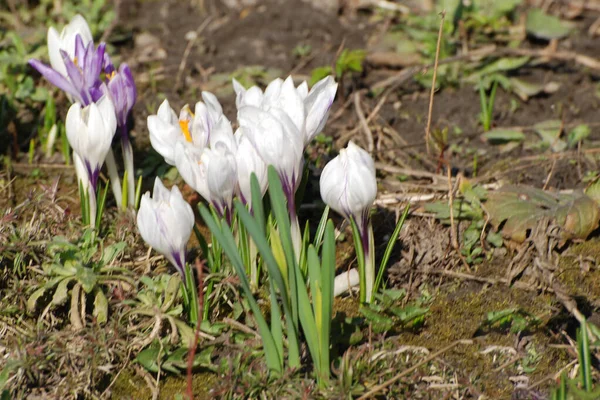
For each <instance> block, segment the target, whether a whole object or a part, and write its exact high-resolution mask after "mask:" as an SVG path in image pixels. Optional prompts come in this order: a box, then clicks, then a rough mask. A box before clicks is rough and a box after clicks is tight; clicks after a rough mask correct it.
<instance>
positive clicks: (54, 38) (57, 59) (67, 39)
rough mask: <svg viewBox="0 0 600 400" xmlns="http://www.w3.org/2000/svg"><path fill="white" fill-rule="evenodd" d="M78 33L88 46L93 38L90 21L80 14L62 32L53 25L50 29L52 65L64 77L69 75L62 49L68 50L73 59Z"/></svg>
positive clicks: (49, 47) (49, 41)
mask: <svg viewBox="0 0 600 400" xmlns="http://www.w3.org/2000/svg"><path fill="white" fill-rule="evenodd" d="M78 35H79V36H80V37H81V40H82V42H83V45H84V46H87V45H88V43H90V42H92V40H93V38H92V32H91V31H90V27H89V26H88V23H87V22H86V20H85V18H83V17H82V16H81V15H79V14H77V15H75V16H74V17H73V19H71V22H69V24H67V25H66V26H65V27H64V28H63V30H62V31H61V32H60V34H59V33H58V31H57V30H56V29H54V28H53V27H50V28H49V29H48V56H49V58H50V65H51V66H52V68H53V69H54V70H56V71H57V72H58V73H60V74H61V75H62V76H64V77H67V69H66V67H65V64H64V61H63V56H62V55H61V50H63V51H65V52H67V54H68V56H69V58H70V59H71V60H72V59H74V58H75V37H76V36H78Z"/></svg>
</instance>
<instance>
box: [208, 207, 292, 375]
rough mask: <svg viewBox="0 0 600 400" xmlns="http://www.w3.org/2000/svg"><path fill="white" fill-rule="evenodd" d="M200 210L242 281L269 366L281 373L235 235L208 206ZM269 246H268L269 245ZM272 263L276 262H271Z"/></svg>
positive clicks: (275, 351)
mask: <svg viewBox="0 0 600 400" xmlns="http://www.w3.org/2000/svg"><path fill="white" fill-rule="evenodd" d="M235 206H236V209H237V211H238V214H242V213H240V210H242V211H245V212H246V214H245V218H246V219H248V221H249V220H251V219H252V217H251V216H250V214H249V213H248V211H247V210H246V207H244V206H243V205H242V204H241V203H239V202H237V201H236V205H235ZM199 208H200V215H201V216H202V218H203V219H204V222H205V223H206V225H207V226H208V228H209V229H210V231H211V232H212V234H213V235H214V236H215V238H216V239H217V240H218V241H219V242H220V243H221V246H223V250H224V251H225V254H227V257H228V258H229V260H230V261H231V264H232V266H233V268H234V269H235V271H236V273H237V275H238V277H239V279H240V284H241V286H242V290H243V291H244V294H245V296H246V299H247V300H248V304H249V306H250V309H251V310H252V312H253V313H254V318H255V319H256V323H257V325H258V330H259V333H260V336H261V337H262V340H263V346H264V349H265V358H266V360H267V366H268V367H269V369H270V370H273V371H276V372H281V371H282V368H283V365H282V364H281V362H280V360H281V357H280V355H279V354H278V346H277V345H276V344H275V341H274V338H273V335H272V333H271V331H270V329H269V326H268V325H267V322H266V321H265V318H264V316H263V314H262V313H261V310H260V307H259V305H258V303H257V302H256V299H255V298H254V296H253V295H252V290H251V289H250V284H249V282H248V278H247V277H246V274H245V272H244V269H245V268H244V265H243V263H242V259H241V257H240V254H239V252H238V251H237V248H236V246H235V239H234V238H233V234H232V233H231V231H229V230H228V229H223V230H221V228H220V227H219V224H218V223H217V221H216V220H215V219H214V217H213V216H212V214H211V213H210V211H209V210H208V209H207V208H206V206H204V205H203V204H200V206H199ZM240 217H241V218H242V219H244V217H242V216H241V215H240ZM248 221H244V223H245V225H246V226H248ZM250 233H251V232H250ZM251 234H252V233H251ZM256 242H257V240H256V239H255V243H256ZM267 246H268V244H267ZM271 262H274V260H271ZM274 266H275V265H271V267H270V268H271V269H272V268H273V267H274ZM275 269H276V268H275ZM281 283H282V282H281Z"/></svg>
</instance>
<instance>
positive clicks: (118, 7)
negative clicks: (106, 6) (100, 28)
mask: <svg viewBox="0 0 600 400" xmlns="http://www.w3.org/2000/svg"><path fill="white" fill-rule="evenodd" d="M114 1H115V4H114V6H113V9H114V10H115V17H114V18H113V20H112V21H111V23H110V25H109V26H108V28H106V30H105V31H104V33H103V34H102V37H101V38H100V41H101V42H106V41H107V40H108V37H109V36H110V34H111V33H112V31H114V30H115V28H116V27H117V25H118V24H119V21H120V20H121V0H114Z"/></svg>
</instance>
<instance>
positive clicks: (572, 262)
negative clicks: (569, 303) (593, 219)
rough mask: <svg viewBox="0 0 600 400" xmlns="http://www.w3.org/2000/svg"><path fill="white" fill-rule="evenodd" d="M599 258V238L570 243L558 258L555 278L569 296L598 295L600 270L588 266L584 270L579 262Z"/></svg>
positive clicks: (597, 296)
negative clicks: (567, 248) (586, 269)
mask: <svg viewBox="0 0 600 400" xmlns="http://www.w3.org/2000/svg"><path fill="white" fill-rule="evenodd" d="M599 259H600V240H598V239H593V240H588V241H585V242H582V243H577V244H574V245H572V246H571V247H570V248H569V250H568V252H567V253H566V254H564V255H563V256H562V257H561V258H560V262H559V272H558V273H556V274H555V276H556V277H557V279H558V280H559V281H560V282H561V283H562V284H563V285H564V286H565V288H566V289H567V290H568V292H569V294H570V295H571V296H581V297H585V298H590V299H597V298H599V297H600V270H598V269H597V268H594V267H592V268H590V270H589V271H587V272H586V271H584V270H583V269H582V268H581V264H580V263H581V262H589V260H593V262H595V263H597V262H598V260H599Z"/></svg>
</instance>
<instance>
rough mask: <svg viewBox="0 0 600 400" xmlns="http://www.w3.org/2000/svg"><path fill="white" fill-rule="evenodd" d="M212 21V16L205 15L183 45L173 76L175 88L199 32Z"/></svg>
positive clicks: (179, 83) (179, 81)
mask: <svg viewBox="0 0 600 400" xmlns="http://www.w3.org/2000/svg"><path fill="white" fill-rule="evenodd" d="M211 21H212V17H210V16H209V17H207V18H206V19H205V20H204V21H203V22H202V24H200V26H199V27H198V29H196V31H195V32H194V36H193V37H192V38H191V39H190V40H189V41H188V43H187V46H185V50H184V51H183V56H182V57H181V62H180V63H179V68H178V69H177V76H176V77H175V90H176V91H177V90H179V89H180V86H181V78H182V76H183V71H184V70H185V65H186V64H187V59H188V57H189V56H190V53H191V52H192V48H193V47H194V44H196V41H197V40H198V38H199V37H200V34H201V33H202V32H203V31H204V29H206V27H207V26H208V24H210V22H211Z"/></svg>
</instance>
